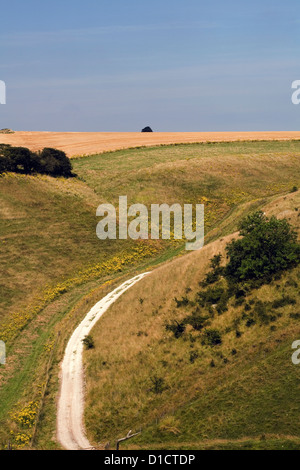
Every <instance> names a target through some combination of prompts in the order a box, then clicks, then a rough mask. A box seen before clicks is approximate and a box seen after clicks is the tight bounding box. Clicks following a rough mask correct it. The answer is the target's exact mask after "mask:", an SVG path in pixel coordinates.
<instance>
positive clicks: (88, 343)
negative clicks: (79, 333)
mask: <svg viewBox="0 0 300 470" xmlns="http://www.w3.org/2000/svg"><path fill="white" fill-rule="evenodd" d="M82 342H83V344H84V346H85V348H86V349H93V348H94V347H95V343H94V340H93V338H92V336H90V335H87V336H85V337H84V338H83V340H82Z"/></svg>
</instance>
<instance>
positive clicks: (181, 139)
mask: <svg viewBox="0 0 300 470" xmlns="http://www.w3.org/2000/svg"><path fill="white" fill-rule="evenodd" d="M292 139H296V140H299V139H300V132H286V131H285V132H154V133H141V132H20V131H19V132H15V133H14V134H8V135H1V139H0V140H1V143H5V144H11V145H15V146H23V147H27V148H30V149H31V150H34V151H36V150H40V149H42V148H43V147H54V148H57V149H60V150H63V151H64V152H66V154H67V155H68V156H69V157H72V156H77V155H91V154H95V153H102V152H106V151H113V150H119V149H124V148H128V147H140V146H151V147H153V146H155V145H168V144H175V143H192V142H222V141H226V142H231V141H236V140H292Z"/></svg>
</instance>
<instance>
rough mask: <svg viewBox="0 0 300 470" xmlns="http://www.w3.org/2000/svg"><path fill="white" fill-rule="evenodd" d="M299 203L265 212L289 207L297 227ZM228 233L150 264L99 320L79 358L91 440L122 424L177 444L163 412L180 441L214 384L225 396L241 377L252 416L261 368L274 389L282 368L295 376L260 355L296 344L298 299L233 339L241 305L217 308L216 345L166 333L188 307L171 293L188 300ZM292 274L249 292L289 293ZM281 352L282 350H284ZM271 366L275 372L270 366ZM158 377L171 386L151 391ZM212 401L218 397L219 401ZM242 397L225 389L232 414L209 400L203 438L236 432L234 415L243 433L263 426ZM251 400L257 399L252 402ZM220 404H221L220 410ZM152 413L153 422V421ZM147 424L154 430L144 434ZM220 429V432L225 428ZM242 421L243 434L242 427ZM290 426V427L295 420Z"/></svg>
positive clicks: (291, 200) (287, 201)
mask: <svg viewBox="0 0 300 470" xmlns="http://www.w3.org/2000/svg"><path fill="white" fill-rule="evenodd" d="M299 202H300V192H299V191H298V192H297V193H291V194H289V195H287V196H285V197H282V198H279V199H277V200H275V201H273V202H271V203H270V205H269V206H267V207H266V208H265V211H266V213H267V215H270V214H279V216H280V215H281V216H282V215H284V214H287V215H288V218H289V220H290V223H291V224H293V225H294V226H296V227H298V229H299V225H300V224H299V216H298V214H299V212H298V211H296V210H295V208H299ZM232 236H237V234H233V235H229V236H226V237H223V238H222V239H218V240H217V241H215V242H213V243H210V244H209V245H207V246H205V247H204V248H203V249H202V250H200V251H198V252H193V253H190V254H188V255H185V256H182V257H181V258H178V259H175V260H173V261H170V262H168V263H166V264H164V265H163V266H161V267H159V268H157V269H155V270H154V271H153V273H152V274H151V275H150V276H147V277H146V278H145V279H143V280H142V281H140V282H139V283H138V284H136V285H135V286H133V287H132V288H131V289H130V290H129V291H127V292H126V293H125V294H124V295H123V296H122V297H121V298H120V299H119V300H118V301H117V302H116V303H115V304H114V305H113V306H112V307H111V308H110V309H109V311H108V312H107V313H106V314H105V315H104V316H103V317H102V319H101V321H100V322H99V323H98V324H97V325H96V327H95V328H94V330H93V332H92V336H93V338H94V341H95V349H94V350H92V351H89V352H87V353H86V355H85V366H86V376H87V405H86V423H87V426H88V431H89V437H90V439H91V440H93V441H94V442H99V441H100V442H103V441H105V440H109V439H115V438H116V437H118V433H121V434H122V432H125V431H126V429H127V428H128V429H135V428H136V429H138V428H139V426H143V427H145V434H144V436H145V437H144V438H143V437H141V438H140V439H139V441H140V442H141V446H142V445H143V443H144V442H146V441H147V440H148V441H149V442H153V443H154V445H155V443H156V444H157V445H158V443H159V442H160V443H161V442H165V441H164V439H166V441H168V439H171V437H172V439H173V441H174V434H172V433H169V434H168V432H162V430H161V429H160V426H159V423H160V420H161V419H162V420H163V421H162V423H164V419H167V420H168V419H169V418H168V417H170V416H173V415H175V418H174V419H173V420H171V421H172V422H175V423H176V429H179V431H178V436H179V437H178V439H179V440H180V439H184V438H186V437H187V436H189V437H191V436H192V435H193V432H196V429H197V432H200V431H199V426H200V425H198V424H196V422H194V421H189V420H191V419H192V417H193V416H194V414H195V413H198V411H196V410H199V407H200V408H201V406H203V407H204V408H203V409H205V407H206V405H205V399H204V397H205V395H206V396H207V394H209V393H212V390H214V392H213V393H214V396H215V398H216V397H217V392H216V391H217V390H218V389H220V397H222V396H223V395H222V394H223V393H224V394H225V395H226V394H228V393H227V392H228V390H230V387H231V386H232V385H231V384H234V383H235V382H236V381H237V380H240V384H239V387H240V389H239V391H238V392H237V393H240V394H242V395H240V396H241V397H242V396H243V399H241V409H242V408H243V407H245V410H247V413H250V411H251V410H252V408H251V407H252V406H253V405H254V403H255V396H254V395H253V392H254V390H250V389H249V388H248V387H249V385H248V384H249V380H252V381H254V382H253V383H252V386H251V387H254V386H255V387H258V390H260V392H259V393H261V394H262V395H264V393H265V392H264V387H267V390H268V393H271V392H270V390H269V388H268V386H269V385H268V383H267V385H265V382H264V369H265V371H266V372H265V373H266V374H267V370H268V371H269V372H268V374H269V376H270V377H272V378H271V379H270V380H271V384H270V386H272V380H274V383H275V382H276V383H277V382H278V381H279V384H280V374H282V380H284V381H287V380H294V379H295V377H293V378H292V379H290V376H289V377H288V378H287V377H285V375H284V374H286V373H289V374H293V373H294V372H295V373H296V370H295V369H293V368H291V367H290V362H289V360H290V356H288V357H287V358H286V359H285V360H286V369H282V367H283V365H282V362H283V359H284V358H283V359H282V357H281V356H280V357H279V358H278V359H277V360H278V362H277V364H278V370H277V371H276V370H273V369H271V370H269V369H270V367H271V366H272V364H271V365H270V364H267V365H263V364H262V363H261V361H263V360H264V358H269V357H271V356H272V354H273V355H275V356H276V354H278V351H277V350H278V347H279V346H278V345H281V344H286V342H288V345H287V348H290V344H291V343H292V341H293V340H294V339H297V335H298V336H299V334H300V327H299V325H298V326H297V324H295V321H292V320H291V318H290V317H289V314H290V313H294V312H296V310H297V309H299V301H298V299H297V305H296V306H287V307H286V308H285V309H284V311H283V312H282V313H283V315H282V317H280V318H279V319H278V320H277V321H276V323H275V325H276V328H275V329H274V331H273V330H270V325H268V326H258V325H257V326H255V327H252V328H247V327H245V326H243V325H242V324H240V326H239V328H240V329H241V330H242V332H243V335H242V337H241V338H240V339H238V340H237V338H236V336H235V329H234V328H233V325H234V324H235V321H237V322H239V318H240V317H241V314H242V309H243V307H235V306H234V305H232V304H231V305H230V308H229V310H228V311H227V312H226V313H224V314H222V315H220V316H218V315H217V316H216V317H215V318H214V320H213V321H212V325H211V327H212V328H217V329H219V330H220V331H221V332H222V336H223V343H222V346H221V347H217V348H215V349H214V348H210V347H207V346H201V342H199V338H198V339H197V335H196V336H195V335H194V333H193V332H192V330H191V329H190V330H187V332H186V335H185V337H184V338H183V339H180V340H176V339H174V338H172V335H171V334H170V333H168V332H166V330H165V324H166V322H170V321H171V320H172V319H174V318H175V319H177V320H178V321H180V320H181V319H182V318H183V317H184V316H186V314H187V310H186V309H185V308H176V303H175V301H174V299H175V297H176V298H178V299H181V298H182V297H183V296H187V297H188V298H189V299H190V300H193V297H194V296H195V293H196V292H198V291H199V290H200V287H199V282H200V281H201V280H203V277H204V275H205V273H206V272H207V270H208V265H209V260H210V259H211V258H212V256H213V255H215V254H217V253H222V254H224V250H225V246H226V244H227V242H228V241H229V240H230V239H231V238H232ZM297 275H299V274H297V272H294V273H291V274H290V275H287V276H286V277H284V278H283V279H282V280H280V281H278V282H274V283H271V284H270V285H267V286H262V287H261V288H260V289H259V290H257V291H255V292H254V293H253V294H252V296H251V298H253V299H256V298H258V299H260V300H261V301H269V300H274V299H275V298H278V297H280V295H282V294H283V292H285V290H286V289H285V287H284V285H285V283H288V282H289V283H292V282H296V281H297ZM279 285H280V287H279ZM290 289H291V291H289V290H288V288H287V292H292V294H293V296H295V294H296V292H297V289H296V290H295V288H292V287H291V288H290ZM296 297H297V294H296ZM297 311H298V310H297ZM237 324H238V323H237ZM190 335H191V337H192V336H194V340H193V341H190ZM280 347H281V346H280ZM235 348H237V350H238V354H237V356H232V355H231V352H232V350H233V349H235ZM192 351H195V352H197V354H198V358H197V359H196V360H195V363H190V361H189V354H190V352H192ZM284 354H285V355H286V352H285V353H284ZM224 358H227V359H228V360H229V362H228V364H227V363H226V364H225V363H223V359H224ZM212 359H213V360H214V361H215V363H216V367H215V368H211V367H210V362H211V361H212ZM273 367H275V369H276V363H274V366H273ZM286 371H288V372H286ZM249 374H250V375H249ZM154 376H157V377H163V378H164V381H165V384H166V385H167V386H168V389H166V390H165V391H164V392H163V393H162V394H160V395H157V396H156V395H154V394H153V393H151V392H150V388H151V380H150V378H151V377H154ZM250 377H252V378H251V379H250ZM254 384H255V385H254ZM278 386H279V387H280V385H278ZM285 387H286V385H282V389H281V388H280V393H281V394H285V395H286V394H288V393H289V390H288V389H287V388H285ZM243 394H244V395H243ZM266 396H268V395H264V399H266ZM199 397H200V398H201V400H202V402H201V406H200V405H197V406H196V405H195V409H194V412H193V404H192V403H193V401H195V403H196V402H197V400H198V399H199ZM246 397H248V398H247V400H249V403H248V404H247V403H246V402H247V400H246V402H245V403H244V404H243V401H244V398H245V399H246ZM217 400H218V399H217V398H216V402H217ZM220 400H221V398H220ZM232 400H233V401H232ZM238 400H239V397H238V396H236V397H235V399H231V398H230V397H229V396H227V395H226V407H228V402H231V405H229V406H232V407H233V410H232V411H231V410H230V407H229V409H228V408H226V410H223V411H222V406H223V404H222V403H221V404H220V405H216V408H215V409H214V405H213V404H211V405H210V410H211V414H210V415H209V413H208V412H207V416H206V420H207V421H206V425H205V426H206V429H204V430H203V431H202V433H201V435H202V436H203V435H205V438H206V439H207V438H215V437H217V436H218V432H219V433H220V434H219V436H222V438H223V437H224V438H226V435H225V434H226V432H228V433H230V432H232V434H234V432H235V431H234V429H235V427H234V424H233V421H232V420H234V419H236V420H237V422H238V423H239V430H238V431H236V432H241V433H242V434H241V435H240V436H239V437H242V436H248V435H251V433H249V431H250V430H252V435H253V436H255V435H256V432H261V433H263V431H261V429H262V428H263V426H264V424H263V420H262V425H261V426H260V425H258V424H257V423H256V418H255V419H254V418H253V417H252V418H251V417H249V421H248V422H247V423H245V422H244V420H243V419H242V418H241V416H239V410H237V409H236V407H234V406H233V405H234V403H235V401H236V402H237V401H238ZM251 400H253V404H252V405H251V403H252V402H251ZM270 403H271V404H269V405H268V406H269V407H270V413H271V414H274V415H276V413H278V414H279V415H281V414H282V413H283V412H284V410H283V409H282V408H281V405H280V403H279V404H278V403H277V402H276V403H274V400H273V402H272V400H271V401H270ZM294 405H295V406H294V410H295V417H296V416H299V413H300V404H299V403H298V401H297V403H294ZM298 405H299V406H298ZM218 406H220V407H221V408H220V410H219V411H218ZM272 406H273V407H274V408H272ZM185 407H186V408H185ZM258 411H259V410H258ZM253 412H254V410H253ZM170 419H171V418H170ZM197 419H198V418H197ZM199 419H200V418H199ZM251 419H253V421H251ZM264 419H265V417H264ZM156 420H158V421H157V423H158V426H156V425H155V424H153V423H155V422H156ZM230 422H231V423H232V424H231V425H232V426H233V427H232V431H230V429H231V428H230V424H229V423H230ZM241 423H243V424H241ZM270 423H273V417H272V418H270ZM149 424H150V425H151V426H150V430H149V431H147V427H148V426H149ZM255 426H256V427H255ZM270 426H274V425H273V424H270ZM287 426H288V421H286V422H284V423H282V427H283V428H285V429H284V432H286V427H287ZM214 427H215V429H216V430H215V431H213V429H214ZM222 427H223V428H224V431H222V430H221V429H222ZM243 427H244V428H245V431H242V430H241V429H243ZM291 427H292V428H293V429H294V428H295V420H294V419H293V423H292V424H291ZM283 428H282V430H280V429H279V432H280V431H283ZM273 430H276V429H275V428H274V429H273ZM243 432H245V433H246V434H243ZM205 433H208V435H206V434H205ZM247 433H248V434H247ZM170 436H171V437H170ZM229 437H233V436H229ZM234 437H235V438H236V436H234ZM151 439H152V441H151ZM142 448H143V447H142Z"/></svg>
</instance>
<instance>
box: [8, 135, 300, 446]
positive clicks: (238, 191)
mask: <svg viewBox="0 0 300 470" xmlns="http://www.w3.org/2000/svg"><path fill="white" fill-rule="evenodd" d="M299 155H300V142H297V141H293V142H235V143H214V144H189V145H174V146H164V147H155V148H141V149H130V150H121V151H117V152H111V153H105V154H101V155H95V156H91V157H85V158H81V159H74V160H73V165H74V171H75V172H76V173H77V174H78V178H77V179H70V180H65V179H63V178H60V179H53V178H50V177H46V176H45V177H33V176H30V177H27V176H22V175H18V176H14V175H7V176H4V177H1V178H0V256H1V267H0V271H1V272H0V288H1V295H0V320H1V323H2V324H3V322H4V321H7V319H10V318H13V315H14V314H15V313H18V312H21V313H22V311H25V310H26V309H27V308H30V306H32V305H33V306H34V305H35V302H36V299H37V298H38V297H39V296H40V295H41V294H42V293H43V291H44V289H45V287H46V286H50V287H51V288H52V287H53V288H55V286H57V285H60V284H61V283H64V282H65V281H68V280H69V279H74V278H75V277H76V276H77V275H78V272H83V271H85V270H87V269H88V268H89V267H92V266H95V265H96V264H100V265H101V263H103V262H106V261H108V262H109V260H111V259H114V258H116V259H117V258H120V259H121V258H122V256H123V253H124V251H125V252H128V253H130V252H132V250H133V249H134V247H135V246H136V243H135V242H132V241H131V240H127V241H118V240H117V241H109V240H108V241H105V242H100V241H99V240H98V239H97V237H96V234H95V229H96V224H97V221H98V220H97V218H96V208H97V206H98V205H99V204H100V203H103V202H110V203H114V204H117V203H118V197H119V196H120V195H127V196H128V205H130V204H132V203H135V202H141V203H144V204H146V205H147V206H149V205H150V204H152V203H164V202H166V203H169V204H171V203H174V202H179V203H181V204H183V203H193V204H196V203H201V202H203V203H204V204H205V213H206V235H207V237H206V242H209V241H213V240H217V239H218V238H219V237H221V236H225V235H227V234H229V233H231V232H232V231H234V230H235V229H236V225H237V221H238V220H239V219H240V218H241V217H242V216H243V215H244V214H246V213H248V212H249V211H250V210H253V209H254V208H260V207H262V206H263V205H264V204H265V203H267V202H269V201H272V200H274V198H276V196H277V195H279V194H284V193H287V192H289V191H290V190H291V189H292V188H293V186H299V184H300V179H299V176H297V175H299V174H300V172H299V169H300V159H299ZM137 244H138V245H139V242H137ZM144 246H145V247H148V246H149V247H151V246H152V245H151V242H149V243H148V242H146V244H145V245H144ZM156 248H157V250H156V251H155V252H152V254H151V253H150V254H149V256H147V257H146V258H137V259H136V262H135V264H129V265H126V264H125V265H124V266H123V267H122V268H121V271H110V272H105V271H103V272H102V271H99V272H98V274H96V275H95V277H94V278H89V279H88V281H87V280H84V278H83V281H82V284H81V285H79V284H78V283H77V284H76V283H73V284H72V282H71V283H70V288H69V289H68V290H67V292H66V293H65V294H63V295H61V296H57V297H56V298H55V301H54V302H52V301H51V302H50V301H49V303H48V304H47V303H46V304H45V305H43V307H42V308H41V309H40V311H39V312H38V313H37V314H36V315H35V316H33V317H32V319H31V320H30V322H29V323H28V325H27V326H26V327H25V328H24V329H23V331H22V333H20V334H19V335H17V336H16V338H15V339H14V342H13V343H12V344H8V351H9V356H8V365H7V366H6V367H5V368H3V367H2V368H0V379H1V377H2V382H1V391H0V399H1V406H0V420H1V426H2V433H1V438H3V442H4V443H5V442H6V439H7V432H8V431H7V430H9V428H10V426H11V424H12V423H11V422H10V419H9V411H10V410H11V409H13V408H14V407H15V405H16V404H17V403H18V402H20V403H26V401H28V400H29V399H30V397H31V386H32V383H33V382H34V381H35V379H36V374H37V376H38V378H39V379H42V377H43V374H44V372H43V371H44V369H45V366H46V363H47V354H45V351H44V346H45V343H46V342H47V341H48V340H49V338H51V337H52V334H53V332H57V331H58V330H60V329H61V331H62V332H63V333H62V335H61V337H60V341H59V346H58V349H57V351H56V353H55V360H54V365H53V370H52V374H53V375H52V376H51V377H52V378H51V384H50V389H49V390H51V391H49V396H48V395H47V398H46V404H45V406H44V408H43V413H42V418H43V419H42V421H41V423H40V424H39V427H38V438H37V442H36V446H37V447H38V446H39V445H40V446H41V445H42V446H43V447H50V448H53V446H55V444H53V441H51V436H52V434H53V433H54V431H55V393H57V380H56V379H55V377H57V375H58V366H57V364H58V361H59V360H60V359H61V357H62V354H63V346H64V344H65V343H66V341H67V338H68V335H70V333H71V331H72V329H73V328H74V327H75V325H76V323H77V322H78V321H79V320H80V318H82V317H83V315H84V313H85V312H86V311H87V309H88V307H89V306H91V305H92V302H93V301H94V303H96V301H97V300H99V299H98V297H97V295H96V294H95V296H94V295H92V296H91V297H90V299H89V300H88V301H87V303H86V304H85V303H83V304H82V305H81V303H80V302H81V299H84V298H85V296H86V295H87V294H88V293H89V291H91V290H92V289H95V288H96V287H97V286H101V284H103V283H104V282H105V281H106V280H108V279H113V280H114V282H117V279H118V277H119V276H124V275H125V276H130V275H131V274H132V275H133V274H134V273H136V272H137V271H138V270H139V269H140V270H142V269H146V268H149V267H154V266H160V265H164V264H165V263H166V264H168V263H169V262H170V260H172V258H173V257H176V256H178V255H183V254H184V250H183V249H182V246H179V245H174V244H173V243H169V242H159V243H158V244H157V245H156ZM159 269H160V268H159ZM107 289H109V286H107ZM101 292H102V291H99V293H98V295H102V294H101ZM82 301H83V300H82ZM83 302H85V301H83ZM161 303H163V299H161ZM77 305H78V306H79V305H81V308H80V309H79V310H78V311H77V310H76V312H77V313H76V315H75V316H74V317H72V318H71V320H70V322H69V323H68V328H67V329H65V330H64V329H63V328H62V324H63V322H64V318H65V316H66V315H67V313H68V312H69V311H70V309H72V307H74V308H75V309H76V306H77ZM143 305H144V307H145V305H147V302H146V303H145V304H143ZM45 307H46V308H45ZM135 308H136V307H135ZM159 308H160V304H158V305H156V306H155V307H153V311H156V310H157V309H158V310H159ZM153 328H156V325H154V327H153ZM0 329H1V324H0ZM135 338H136V337H135V336H133V337H132V338H131V339H133V340H134V341H135ZM139 338H143V335H142V336H141V337H139ZM146 353H147V350H145V351H144V352H143V354H146ZM168 354H169V353H168ZM170 354H171V353H170ZM182 354H183V351H182ZM105 355H106V353H104V356H105ZM142 357H143V360H146V358H144V356H142ZM145 357H146V356H145ZM148 360H149V361H150V362H149V364H151V361H152V364H155V362H153V361H154V357H153V356H152V355H150V356H149V358H148V359H147V360H146V361H148ZM162 360H163V359H162ZM181 360H182V361H184V360H186V357H182V358H180V356H179V358H178V359H176V360H175V359H174V358H173V359H172V361H171V363H172V364H173V365H174V367H175V364H176V361H177V362H178V361H179V362H178V364H179V365H180V364H181V362H180V361H181ZM114 361H116V364H117V365H118V364H119V363H118V361H117V360H116V359H114V358H113V359H112V363H114ZM108 362H109V363H110V361H108ZM177 366H178V365H177ZM172 367H173V366H172ZM162 368H163V366H162V365H160V370H163V369H162ZM152 372H156V371H155V370H154V371H152ZM174 377H175V376H174ZM104 390H106V389H105V388H104ZM121 393H122V392H120V394H121ZM117 395H118V393H117ZM133 402H134V401H133ZM130 406H132V405H130ZM130 406H129V408H128V410H127V411H128V412H129V411H130ZM147 406H148V405H147ZM155 406H156V405H155ZM199 406H200V405H199ZM158 408H159V407H158ZM45 410H48V411H45ZM93 410H94V408H93ZM110 410H112V409H111V408H108V412H110ZM114 411H116V409H114ZM127 411H126V413H127ZM126 413H125V417H126V416H127V415H126ZM151 413H152V411H151V409H150V415H149V417H150V418H149V420H146V421H147V426H148V425H149V426H150V425H151V419H152V418H151V416H152V415H151ZM145 416H146V415H145ZM122 419H123V418H122V415H120V416H119V418H118V419H117V420H116V423H115V424H114V425H113V426H112V427H111V433H112V435H113V436H115V434H117V431H118V430H119V429H122V426H123V425H122ZM102 422H103V424H104V425H105V423H106V421H105V419H104V420H102ZM136 422H137V423H138V422H139V419H138V420H137V421H136ZM108 423H110V421H108ZM120 423H121V424H120ZM149 429H150V428H149ZM151 432H152V431H151ZM190 438H191V437H190V436H189V439H190Z"/></svg>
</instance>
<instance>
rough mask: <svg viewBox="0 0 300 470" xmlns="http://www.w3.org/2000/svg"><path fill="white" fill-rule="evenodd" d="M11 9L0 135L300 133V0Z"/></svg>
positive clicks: (89, 1) (74, 2)
mask: <svg viewBox="0 0 300 470" xmlns="http://www.w3.org/2000/svg"><path fill="white" fill-rule="evenodd" d="M1 3H2V5H1V9H0V15H1V26H0V80H3V81H4V82H5V83H6V104H5V105H0V128H4V127H9V128H11V129H14V130H17V131H61V132H67V131H70V132H77V131H82V132H87V131H91V132H97V131H99V132H139V131H140V130H141V129H142V128H143V127H145V126H148V125H149V126H150V127H151V128H152V129H153V130H154V131H157V132H194V131H196V132H197V131H199V132H201V131H296V130H299V129H300V105H299V106H296V105H293V104H292V101H291V96H292V90H291V84H292V82H293V81H295V80H300V61H299V55H300V20H299V15H298V10H297V7H298V5H299V2H298V0H285V1H284V2H283V1H282V0H251V1H250V0H249V1H245V0H226V1H224V0H215V1H213V2H208V1H207V0H172V1H171V0H152V1H146V0H126V1H125V0H85V1H78V0H51V1H48V0H43V1H41V0H26V1H24V0H9V1H7V2H1Z"/></svg>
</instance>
